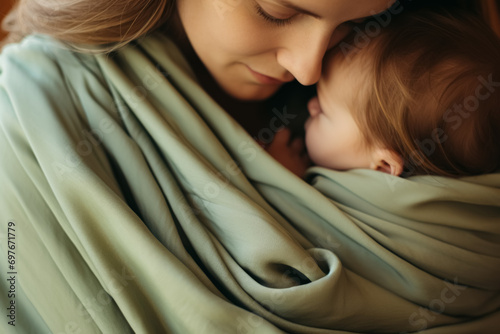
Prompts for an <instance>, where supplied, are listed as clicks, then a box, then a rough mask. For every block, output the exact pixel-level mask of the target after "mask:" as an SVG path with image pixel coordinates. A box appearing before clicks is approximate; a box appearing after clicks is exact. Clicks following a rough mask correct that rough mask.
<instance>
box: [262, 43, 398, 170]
mask: <svg viewBox="0 0 500 334" xmlns="http://www.w3.org/2000/svg"><path fill="white" fill-rule="evenodd" d="M359 59H362V58H359V57H358V58H357V60H355V61H352V60H350V59H348V58H346V57H345V56H344V54H343V53H342V52H337V53H335V54H334V55H333V56H332V57H331V58H329V59H328V60H327V62H326V64H327V65H326V66H325V69H324V72H323V75H322V76H321V79H320V80H319V82H318V85H317V91H318V96H317V97H314V98H312V99H311V100H310V101H309V103H308V106H307V108H308V111H309V114H310V117H309V119H308V120H307V122H306V124H305V131H306V136H305V146H306V147H307V152H308V154H309V157H310V160H311V161H308V160H307V158H305V153H304V145H303V144H301V143H298V142H297V141H298V140H299V139H295V140H293V141H290V140H289V138H290V134H289V132H288V131H282V132H279V133H278V134H277V135H276V136H275V140H274V141H273V143H272V144H271V145H270V147H269V148H268V152H269V153H270V154H271V155H272V156H273V157H275V159H277V160H278V161H279V162H280V163H282V164H283V165H284V166H285V167H287V168H288V169H290V170H291V171H292V172H293V173H295V174H296V175H298V176H302V175H303V174H304V172H305V170H306V169H307V167H308V166H309V165H310V162H313V163H314V164H316V165H318V166H321V167H325V168H330V169H335V170H348V169H354V168H364V169H373V170H379V171H382V172H385V173H389V174H392V175H400V174H401V172H402V169H403V161H402V159H401V157H400V156H399V155H398V154H397V153H395V152H393V151H391V150H388V149H385V148H384V147H382V146H380V145H377V144H373V145H368V144H367V143H366V139H365V138H364V136H363V134H362V131H361V129H360V128H359V126H358V125H357V123H356V121H355V119H354V117H353V110H355V108H359V107H361V106H363V91H364V90H365V89H366V88H367V85H366V80H369V79H367V78H368V68H367V66H369V65H367V64H370V62H369V61H363V60H359Z"/></svg>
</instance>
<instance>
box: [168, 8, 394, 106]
mask: <svg viewBox="0 0 500 334" xmlns="http://www.w3.org/2000/svg"><path fill="white" fill-rule="evenodd" d="M392 3H393V1H391V0H358V1H352V0H179V1H178V2H177V14H178V16H179V18H180V21H181V23H182V26H183V29H184V32H185V34H186V35H187V38H188V40H189V42H190V45H191V47H192V48H193V50H194V52H195V53H196V55H197V57H198V58H199V60H200V62H201V63H202V64H203V65H204V67H205V68H206V70H207V72H208V73H209V75H210V76H211V77H212V78H213V79H214V81H215V83H216V84H217V85H218V86H219V87H220V89H221V90H222V91H223V92H224V93H226V94H227V95H228V96H229V97H230V98H235V99H238V100H244V101H261V100H265V99H267V98H269V97H271V96H272V95H273V94H274V93H276V92H277V90H278V89H279V88H280V87H281V86H282V85H283V84H284V83H285V82H288V81H291V80H293V79H294V78H295V79H297V80H298V81H299V82H300V83H301V84H303V85H312V84H315V83H316V82H317V81H318V79H319V77H320V75H321V67H322V61H323V57H324V55H325V53H326V51H327V50H329V49H330V48H332V47H333V46H334V45H336V44H337V43H338V42H339V41H340V40H341V39H342V38H343V37H345V36H346V34H347V33H348V32H349V31H350V30H351V28H352V24H351V21H353V20H359V19H363V18H365V17H367V16H370V15H373V14H375V13H379V12H381V11H383V10H385V9H387V8H388V7H389V6H390V5H391V4H392ZM295 7H299V8H300V9H303V10H307V11H308V12H309V13H302V12H300V11H298V10H297V9H296V8H295ZM258 8H260V9H258ZM262 12H265V13H267V14H268V15H271V16H272V17H274V18H275V19H271V20H270V19H269V18H267V19H266V18H264V17H263V15H262ZM276 19H278V21H277V20H276ZM280 20H281V21H280ZM283 20H285V21H283ZM252 71H253V72H252ZM255 72H257V74H256V73H255ZM259 74H261V75H265V76H268V77H271V78H274V79H275V80H271V79H270V78H268V77H263V76H260V75H259ZM201 81H203V79H202V80H201ZM213 94H214V95H217V94H216V93H213Z"/></svg>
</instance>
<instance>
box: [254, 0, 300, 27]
mask: <svg viewBox="0 0 500 334" xmlns="http://www.w3.org/2000/svg"><path fill="white" fill-rule="evenodd" d="M255 9H256V11H257V14H258V15H259V16H261V17H262V18H263V19H264V20H266V21H267V22H270V23H272V24H275V25H277V26H280V27H283V26H286V25H288V24H290V23H291V22H292V18H293V15H292V16H288V17H284V18H280V17H276V16H273V15H271V14H269V13H268V12H267V11H265V10H264V8H262V6H261V5H259V3H258V2H255Z"/></svg>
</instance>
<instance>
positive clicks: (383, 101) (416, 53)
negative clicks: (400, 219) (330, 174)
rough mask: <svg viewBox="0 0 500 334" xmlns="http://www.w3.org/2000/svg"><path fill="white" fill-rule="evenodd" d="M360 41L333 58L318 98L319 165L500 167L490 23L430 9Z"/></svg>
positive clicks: (314, 145)
mask: <svg viewBox="0 0 500 334" xmlns="http://www.w3.org/2000/svg"><path fill="white" fill-rule="evenodd" d="M361 31H362V30H358V32H357V34H360V33H361ZM365 37H366V35H365ZM357 40H360V38H359V35H358V36H356V35H353V38H352V39H351V40H350V42H349V41H346V42H345V43H343V44H341V45H340V46H339V47H338V48H337V49H336V50H334V51H333V52H332V53H331V54H330V55H329V56H328V57H327V59H326V60H325V67H324V73H323V76H322V78H321V80H320V82H319V83H318V86H317V90H318V98H315V99H313V100H311V101H310V102H309V105H308V107H309V112H310V114H311V117H310V119H309V120H308V121H307V123H306V145H307V149H308V152H309V155H310V157H311V159H312V160H313V162H314V163H316V164H317V165H320V166H323V167H327V168H333V169H338V170H344V169H352V168H371V169H376V170H381V171H384V172H387V173H391V174H393V175H401V174H403V175H415V174H433V175H444V176H465V175H476V174H484V173H489V172H493V171H495V170H497V169H498V168H500V41H499V40H498V38H497V36H496V35H494V33H493V32H492V31H491V30H490V29H489V28H488V27H487V26H486V25H485V24H484V23H482V22H481V21H480V20H479V19H477V18H475V17H474V16H472V15H471V14H466V13H465V14H464V13H454V14H448V13H437V12H435V11H434V12H433V11H427V10H426V11H424V10H422V11H419V12H412V13H409V14H403V15H400V16H398V17H394V18H393V22H391V24H390V25H389V26H388V27H386V28H384V29H382V31H381V33H380V34H379V35H378V36H376V37H374V38H372V39H371V40H370V43H369V44H368V45H367V46H363V47H357V46H356V44H355V43H354V41H357ZM364 41H365V43H366V41H367V40H366V39H365V40H364ZM346 43H347V44H346Z"/></svg>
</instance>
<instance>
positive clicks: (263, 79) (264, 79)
mask: <svg viewBox="0 0 500 334" xmlns="http://www.w3.org/2000/svg"><path fill="white" fill-rule="evenodd" d="M247 67H248V70H249V71H250V73H252V75H253V76H254V77H255V78H256V79H257V81H259V82H260V83H262V84H264V85H282V84H284V83H285V82H290V81H292V80H293V79H291V80H280V79H276V78H273V77H270V76H267V75H264V74H262V73H259V72H256V71H254V70H252V69H251V68H250V67H249V66H247Z"/></svg>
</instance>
